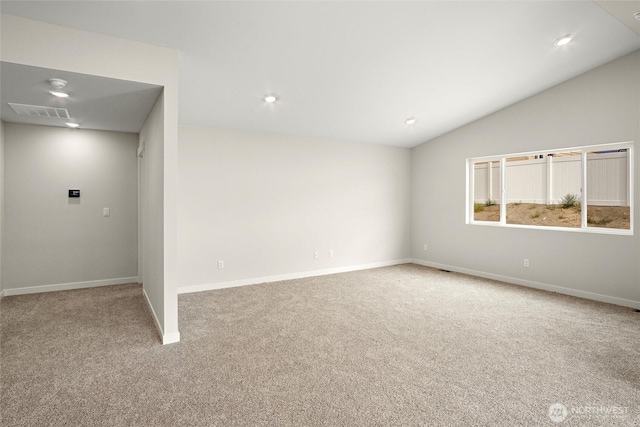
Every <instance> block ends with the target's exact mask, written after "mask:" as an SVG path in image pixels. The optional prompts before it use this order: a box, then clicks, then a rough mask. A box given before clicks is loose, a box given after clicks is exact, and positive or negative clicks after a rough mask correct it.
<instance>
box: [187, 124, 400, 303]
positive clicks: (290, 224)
mask: <svg viewBox="0 0 640 427" xmlns="http://www.w3.org/2000/svg"><path fill="white" fill-rule="evenodd" d="M179 135H180V145H179V147H178V150H179V153H178V166H179V186H180V193H179V195H178V267H179V268H178V273H179V278H178V283H179V291H180V292H189V291H194V290H204V289H214V288H218V287H226V286H235V285H240V284H250V283H256V282H260V281H268V280H270V279H274V278H275V279H278V278H290V277H303V276H305V275H315V274H323V273H327V272H335V271H346V270H348V269H356V268H359V267H363V268H364V267H366V266H376V265H388V264H392V263H398V262H406V261H407V260H408V259H409V257H410V227H409V224H410V186H411V184H410V150H409V149H407V148H395V147H384V146H375V145H370V144H357V143H347V142H337V141H330V140H318V139H309V138H298V137H291V136H284V135H271V134H263V133H251V132H239V131H230V130H215V129H205V128H196V127H186V126H181V127H180V133H179ZM316 251H317V252H318V256H319V257H318V258H317V259H315V258H314V252H316ZM329 251H333V257H330V253H329ZM219 260H222V261H224V268H219V267H218V261H219Z"/></svg>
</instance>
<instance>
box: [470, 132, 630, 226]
mask: <svg viewBox="0 0 640 427" xmlns="http://www.w3.org/2000/svg"><path fill="white" fill-rule="evenodd" d="M633 160H634V157H633V142H625V143H616V144H604V145H594V146H584V147H575V148H570V149H555V150H544V151H539V152H531V153H517V154H508V155H501V156H492V157H481V158H472V159H468V160H467V177H468V183H467V215H466V217H467V223H468V224H483V225H503V226H514V227H527V228H528V227H534V228H536V227H543V228H549V229H563V230H572V231H589V232H600V233H612V234H633V200H632V198H633Z"/></svg>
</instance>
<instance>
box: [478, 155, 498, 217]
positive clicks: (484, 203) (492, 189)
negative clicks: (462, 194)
mask: <svg viewBox="0 0 640 427" xmlns="http://www.w3.org/2000/svg"><path fill="white" fill-rule="evenodd" d="M473 184H474V189H473V219H474V221H495V222H500V162H499V161H494V162H478V163H474V164H473Z"/></svg>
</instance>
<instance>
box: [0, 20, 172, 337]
mask: <svg viewBox="0 0 640 427" xmlns="http://www.w3.org/2000/svg"><path fill="white" fill-rule="evenodd" d="M1 19H2V22H1V23H2V25H1V26H0V31H1V33H0V60H2V61H7V62H12V63H16V64H23V65H33V66H36V67H44V68H51V69H57V70H65V71H71V72H76V73H84V74H89V75H95V76H102V77H111V78H115V79H123V80H130V81H135V82H141V83H151V84H155V85H160V86H163V87H164V91H163V117H162V119H163V127H164V130H163V133H164V135H163V138H164V141H163V147H162V149H163V153H162V161H163V164H162V168H163V179H162V181H158V182H153V183H150V185H153V186H159V190H158V191H161V192H162V193H163V227H162V231H161V232H162V245H163V250H164V254H163V262H162V264H156V265H149V268H151V269H156V270H158V274H157V277H160V276H161V277H163V278H164V281H163V282H156V283H149V281H147V283H146V286H147V287H152V288H154V289H162V290H161V292H162V293H163V295H164V298H163V304H159V303H156V305H154V306H152V309H153V311H154V312H155V313H156V314H157V315H158V316H160V317H161V318H162V319H163V321H162V324H160V325H159V328H160V330H161V331H160V333H161V335H162V337H163V342H164V343H169V342H174V341H178V340H179V336H180V335H179V332H178V296H177V289H176V268H177V265H176V256H177V255H176V251H177V246H176V245H177V243H176V242H177V206H176V187H177V179H178V174H177V146H178V83H179V82H178V75H179V70H178V68H179V52H178V51H177V50H174V49H167V48H163V47H159V46H151V45H147V44H143V43H138V42H133V41H129V40H123V39H118V38H115V37H110V36H105V35H102V34H96V33H91V32H87V31H81V30H75V29H71V28H65V27H61V26H57V25H51V24H46V23H43V22H38V21H32V20H29V19H24V18H18V17H15V16H10V15H2V16H1ZM34 34H36V35H37V37H34ZM61 46H64V48H61ZM143 262H145V263H146V262H147V260H146V257H145V258H143ZM150 303H151V304H153V303H152V302H150Z"/></svg>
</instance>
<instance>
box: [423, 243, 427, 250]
mask: <svg viewBox="0 0 640 427" xmlns="http://www.w3.org/2000/svg"><path fill="white" fill-rule="evenodd" d="M423 249H424V251H425V252H427V244H426V243H425V244H424V247H423Z"/></svg>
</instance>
